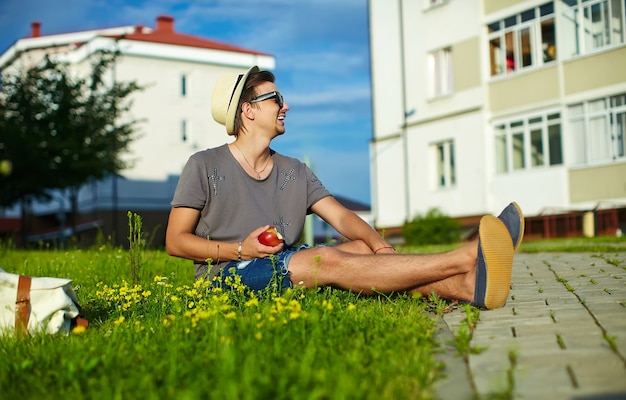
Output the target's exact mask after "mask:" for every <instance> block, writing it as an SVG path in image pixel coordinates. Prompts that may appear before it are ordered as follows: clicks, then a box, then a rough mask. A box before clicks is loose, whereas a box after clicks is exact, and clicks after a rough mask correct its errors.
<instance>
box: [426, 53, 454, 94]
mask: <svg viewBox="0 0 626 400" xmlns="http://www.w3.org/2000/svg"><path fill="white" fill-rule="evenodd" d="M428 77H429V94H430V96H431V97H437V96H443V95H446V94H449V93H452V91H453V71H452V49H451V48H449V47H448V48H445V49H441V50H437V51H434V52H432V53H430V54H429V55H428Z"/></svg>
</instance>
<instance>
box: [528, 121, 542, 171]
mask: <svg viewBox="0 0 626 400" xmlns="http://www.w3.org/2000/svg"><path fill="white" fill-rule="evenodd" d="M542 135H543V132H541V129H535V130H532V131H530V162H531V166H532V167H537V166H543V137H542Z"/></svg>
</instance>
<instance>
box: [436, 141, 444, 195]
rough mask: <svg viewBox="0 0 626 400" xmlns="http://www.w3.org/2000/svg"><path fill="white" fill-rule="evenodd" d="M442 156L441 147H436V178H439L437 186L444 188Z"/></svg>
mask: <svg viewBox="0 0 626 400" xmlns="http://www.w3.org/2000/svg"><path fill="white" fill-rule="evenodd" d="M443 163H444V154H443V145H442V144H440V145H438V146H437V176H438V177H439V186H440V187H443V186H446V175H445V174H444V167H443V165H444V164H443Z"/></svg>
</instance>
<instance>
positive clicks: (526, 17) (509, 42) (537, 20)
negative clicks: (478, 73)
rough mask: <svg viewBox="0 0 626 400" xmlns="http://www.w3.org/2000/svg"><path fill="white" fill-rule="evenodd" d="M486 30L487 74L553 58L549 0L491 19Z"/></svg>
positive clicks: (499, 73)
mask: <svg viewBox="0 0 626 400" xmlns="http://www.w3.org/2000/svg"><path fill="white" fill-rule="evenodd" d="M487 30H488V38H489V57H490V63H491V76H498V75H504V74H510V73H514V72H517V71H519V70H523V69H526V68H531V67H536V66H538V65H541V64H545V63H549V62H551V61H554V60H556V41H555V33H554V31H555V30H554V4H553V3H552V2H550V3H545V4H543V5H541V6H539V7H534V8H531V9H528V10H526V11H524V12H521V13H519V14H515V15H512V16H510V17H507V18H505V19H503V20H500V21H495V22H492V23H491V24H489V25H487Z"/></svg>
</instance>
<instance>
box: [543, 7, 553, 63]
mask: <svg viewBox="0 0 626 400" xmlns="http://www.w3.org/2000/svg"><path fill="white" fill-rule="evenodd" d="M554 38H555V36H554V18H549V19H546V20H544V21H541V48H542V50H543V62H549V61H553V60H556V43H555V40H554Z"/></svg>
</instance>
